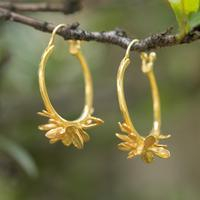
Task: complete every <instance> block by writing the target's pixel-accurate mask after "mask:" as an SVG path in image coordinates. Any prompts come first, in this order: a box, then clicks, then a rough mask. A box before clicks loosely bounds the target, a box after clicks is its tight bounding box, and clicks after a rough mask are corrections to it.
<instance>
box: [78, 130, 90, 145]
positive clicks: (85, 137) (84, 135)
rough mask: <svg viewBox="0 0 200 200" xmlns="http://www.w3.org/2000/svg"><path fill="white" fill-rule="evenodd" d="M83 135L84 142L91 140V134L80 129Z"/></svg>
mask: <svg viewBox="0 0 200 200" xmlns="http://www.w3.org/2000/svg"><path fill="white" fill-rule="evenodd" d="M79 131H80V133H81V136H82V138H83V141H84V142H88V141H89V140H90V136H89V135H88V134H87V133H86V132H85V131H84V130H82V129H79Z"/></svg>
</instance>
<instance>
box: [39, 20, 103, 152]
mask: <svg viewBox="0 0 200 200" xmlns="http://www.w3.org/2000/svg"><path fill="white" fill-rule="evenodd" d="M63 27H66V25H65V24H60V25H58V26H56V28H55V29H54V30H53V32H52V35H51V38H50V41H49V43H48V46H47V47H46V49H45V51H44V53H43V55H42V57H41V61H40V65H39V73H38V75H39V87H40V93H41V96H42V99H43V102H44V106H45V110H43V111H42V112H38V114H39V115H41V116H44V117H47V118H48V119H49V120H48V123H47V124H44V125H41V126H39V129H40V130H42V131H46V134H45V136H46V137H47V138H48V139H49V140H50V143H55V142H57V141H61V142H62V143H63V144H64V145H66V146H70V145H71V144H73V145H74V146H75V147H76V148H78V149H82V148H83V146H84V143H85V142H87V141H88V140H89V139H90V137H89V135H88V134H87V133H86V132H85V130H86V129H88V128H91V127H94V126H98V125H100V124H102V123H103V120H101V119H99V118H96V117H93V116H92V113H93V85H92V78H91V74H90V70H89V68H88V65H87V63H86V61H85V58H84V56H83V55H82V53H81V51H80V41H69V45H70V47H69V52H70V53H71V54H72V55H74V56H75V57H76V58H77V59H78V60H79V62H80V64H81V67H82V71H83V74H84V81H85V106H84V109H83V112H82V114H81V116H80V117H79V118H78V119H76V120H74V121H68V120H66V119H64V118H62V117H61V116H60V115H59V114H58V113H57V112H56V110H55V109H54V107H53V106H52V104H51V102H50V99H49V96H48V93H47V88H46V84H45V67H46V64H47V61H48V58H49V56H50V55H51V54H52V52H53V50H54V47H55V45H54V40H55V35H56V32H57V31H58V29H60V28H63Z"/></svg>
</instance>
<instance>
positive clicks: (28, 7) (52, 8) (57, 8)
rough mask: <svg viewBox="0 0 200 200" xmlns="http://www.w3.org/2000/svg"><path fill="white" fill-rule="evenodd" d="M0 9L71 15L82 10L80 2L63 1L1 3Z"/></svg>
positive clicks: (75, 0)
mask: <svg viewBox="0 0 200 200" xmlns="http://www.w3.org/2000/svg"><path fill="white" fill-rule="evenodd" d="M0 7H1V8H4V9H7V10H10V11H13V12H27V11H28V12H29V11H30V12H40V11H42V12H62V13H64V14H71V13H74V12H76V11H79V10H80V9H81V8H82V5H81V0H65V1H64V2H63V3H47V2H43V3H16V2H1V1H0Z"/></svg>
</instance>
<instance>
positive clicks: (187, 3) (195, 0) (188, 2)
mask: <svg viewBox="0 0 200 200" xmlns="http://www.w3.org/2000/svg"><path fill="white" fill-rule="evenodd" d="M183 7H184V12H185V14H186V15H189V14H190V13H193V12H197V11H198V9H199V0H183Z"/></svg>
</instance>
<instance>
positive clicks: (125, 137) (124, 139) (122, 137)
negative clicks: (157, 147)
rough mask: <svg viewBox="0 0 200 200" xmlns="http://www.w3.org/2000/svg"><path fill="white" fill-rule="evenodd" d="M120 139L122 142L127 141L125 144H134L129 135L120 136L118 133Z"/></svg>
mask: <svg viewBox="0 0 200 200" xmlns="http://www.w3.org/2000/svg"><path fill="white" fill-rule="evenodd" d="M115 135H116V136H117V137H118V138H119V139H121V140H122V141H125V142H132V140H131V139H130V138H129V136H128V135H123V134H119V133H116V134H115Z"/></svg>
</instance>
